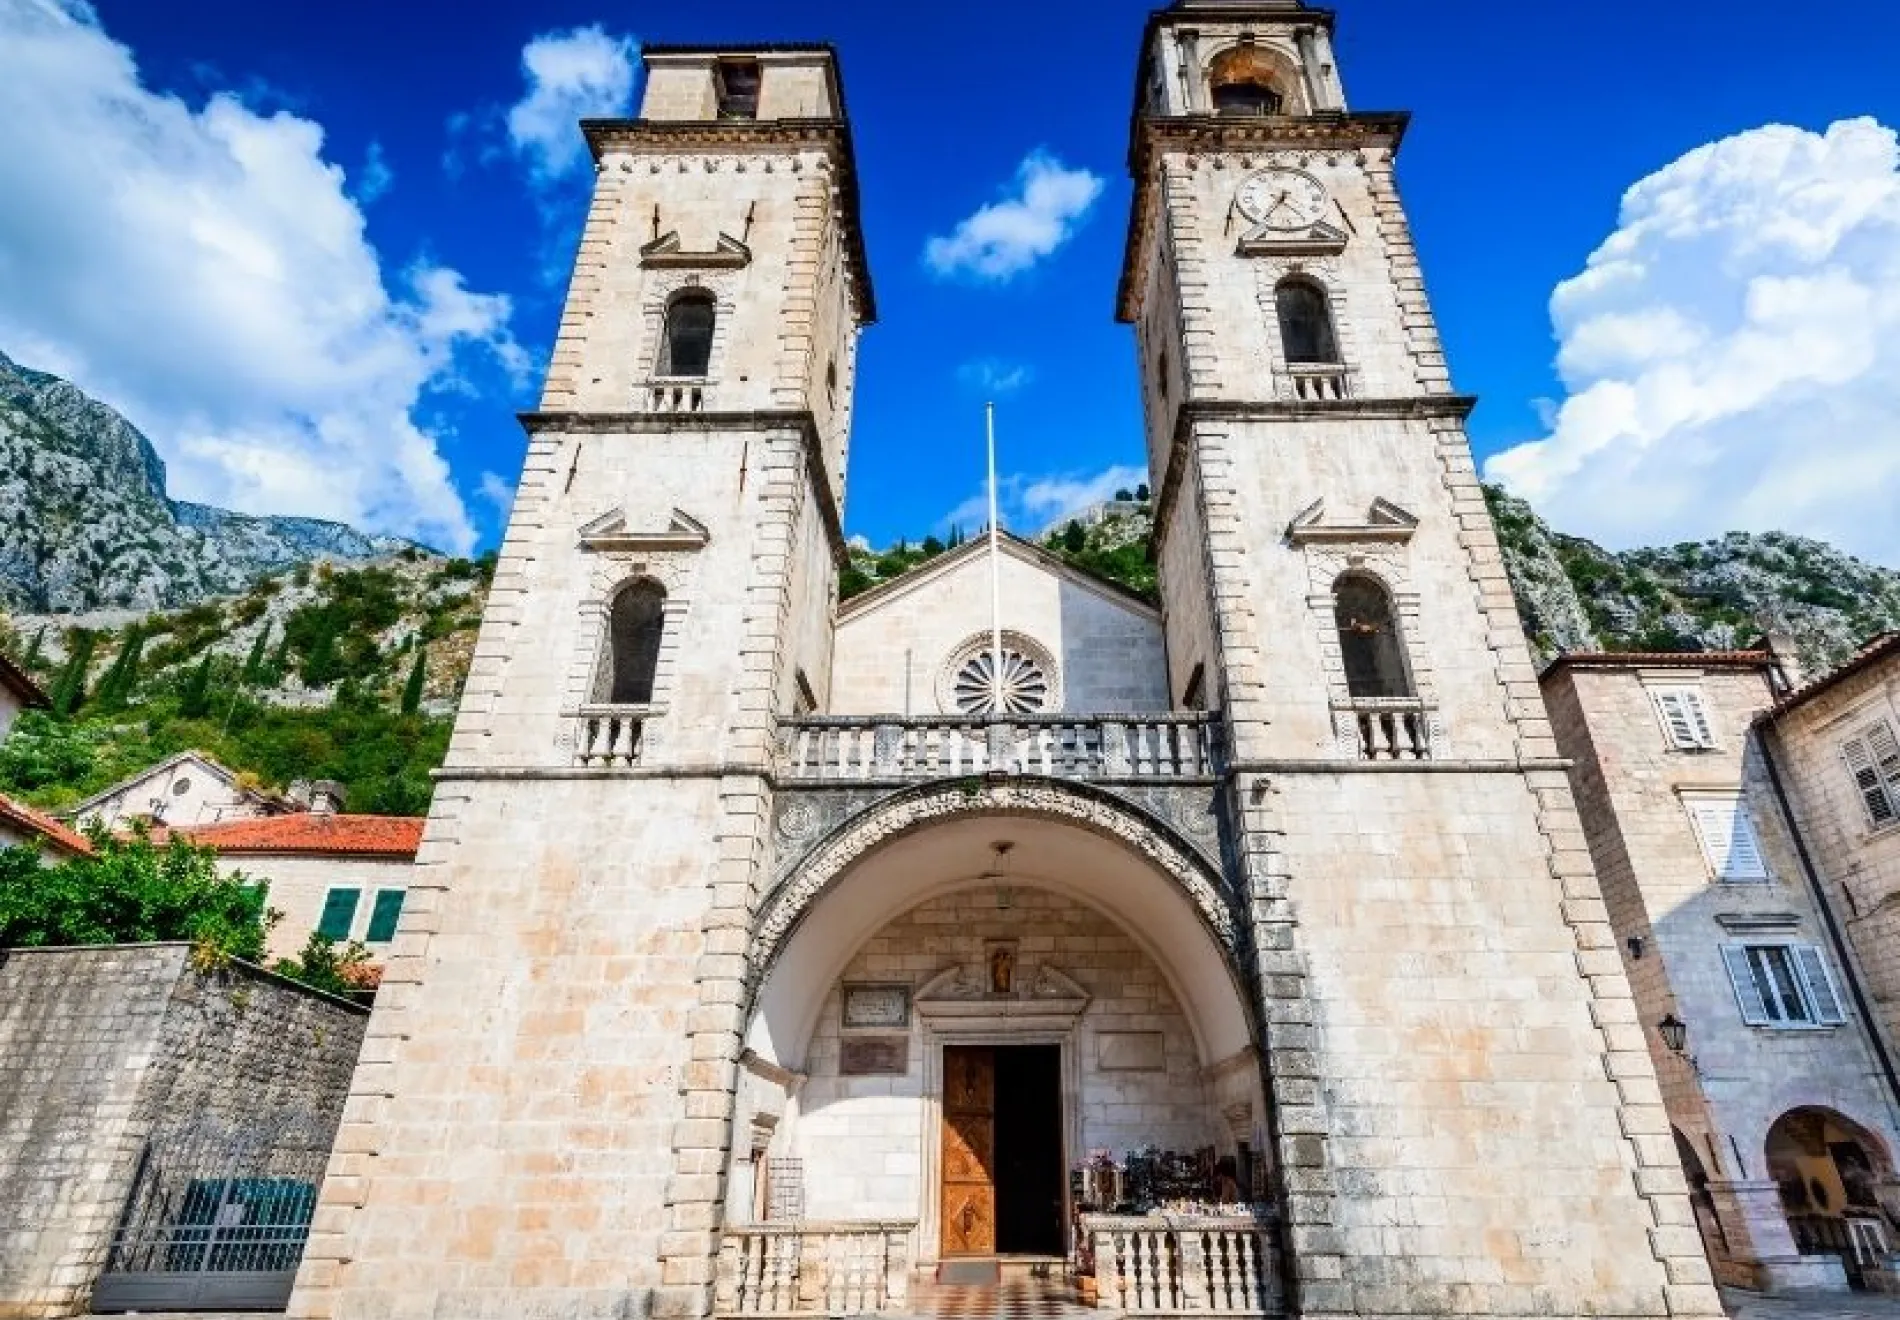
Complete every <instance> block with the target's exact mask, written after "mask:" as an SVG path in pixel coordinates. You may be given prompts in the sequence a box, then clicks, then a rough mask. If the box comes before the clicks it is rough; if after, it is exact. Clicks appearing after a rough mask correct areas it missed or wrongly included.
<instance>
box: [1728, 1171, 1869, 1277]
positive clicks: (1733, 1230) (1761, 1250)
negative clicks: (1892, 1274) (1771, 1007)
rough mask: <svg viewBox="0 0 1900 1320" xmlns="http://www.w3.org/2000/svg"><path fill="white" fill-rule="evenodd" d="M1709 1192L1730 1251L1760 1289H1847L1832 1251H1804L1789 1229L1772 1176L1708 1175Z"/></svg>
mask: <svg viewBox="0 0 1900 1320" xmlns="http://www.w3.org/2000/svg"><path fill="white" fill-rule="evenodd" d="M1709 1195H1710V1196H1711V1197H1713V1198H1714V1199H1715V1212H1716V1214H1717V1215H1718V1216H1720V1217H1721V1220H1722V1227H1723V1229H1724V1231H1725V1232H1726V1233H1727V1234H1728V1241H1729V1256H1730V1258H1731V1259H1732V1260H1734V1261H1736V1262H1737V1263H1738V1264H1743V1265H1747V1266H1752V1267H1753V1269H1754V1271H1755V1275H1756V1283H1755V1285H1754V1286H1756V1287H1758V1288H1760V1289H1761V1290H1762V1291H1763V1292H1771V1293H1783V1292H1846V1291H1847V1271H1846V1269H1845V1268H1844V1267H1843V1266H1842V1265H1841V1263H1840V1261H1838V1260H1836V1259H1835V1258H1834V1257H1832V1256H1803V1255H1802V1254H1801V1253H1800V1251H1799V1250H1797V1249H1796V1247H1795V1244H1794V1235H1793V1234H1792V1233H1790V1232H1789V1231H1788V1217H1787V1215H1785V1214H1784V1213H1783V1212H1782V1209H1781V1191H1780V1189H1779V1188H1778V1187H1776V1185H1775V1183H1774V1181H1773V1180H1772V1179H1766V1178H1761V1179H1740V1178H1738V1179H1735V1180H1734V1181H1731V1182H1724V1181H1722V1180H1720V1179H1715V1178H1711V1179H1710V1180H1709Z"/></svg>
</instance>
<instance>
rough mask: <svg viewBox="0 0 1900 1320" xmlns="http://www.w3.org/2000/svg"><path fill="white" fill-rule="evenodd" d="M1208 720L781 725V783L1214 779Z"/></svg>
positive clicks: (1058, 718) (1215, 750) (1053, 718)
mask: <svg viewBox="0 0 1900 1320" xmlns="http://www.w3.org/2000/svg"><path fill="white" fill-rule="evenodd" d="M1216 728H1217V726H1216V724H1215V722H1214V720H1213V719H1212V718H1211V717H1210V716H1207V715H1199V714H1193V715H1179V714H1174V715H1092V716H1080V715H1037V716H1021V717H1017V718H1013V719H1006V720H984V719H961V718H958V719H949V718H925V719H908V720H907V719H900V718H896V717H888V718H887V717H880V716H871V717H865V718H836V717H831V718H808V719H798V720H786V721H783V722H782V723H781V724H780V725H779V743H780V746H779V776H780V778H782V779H786V780H796V781H804V782H810V781H820V782H827V781H842V782H851V781H867V780H868V781H881V780H930V779H960V778H963V777H965V776H969V775H984V774H990V773H999V774H1010V775H1041V776H1045V777H1047V778H1051V779H1105V780H1122V779H1160V780H1179V779H1211V778H1213V777H1215V776H1216V775H1218V774H1219V768H1218V766H1219V747H1218V741H1217V738H1216Z"/></svg>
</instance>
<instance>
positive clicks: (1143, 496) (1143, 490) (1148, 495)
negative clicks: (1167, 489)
mask: <svg viewBox="0 0 1900 1320" xmlns="http://www.w3.org/2000/svg"><path fill="white" fill-rule="evenodd" d="M1135 498H1136V499H1137V500H1139V501H1141V503H1143V504H1146V503H1147V502H1148V501H1149V500H1151V499H1153V498H1154V492H1152V491H1150V490H1149V489H1148V483H1147V482H1145V481H1144V482H1142V483H1141V484H1140V485H1139V486H1137V487H1135Z"/></svg>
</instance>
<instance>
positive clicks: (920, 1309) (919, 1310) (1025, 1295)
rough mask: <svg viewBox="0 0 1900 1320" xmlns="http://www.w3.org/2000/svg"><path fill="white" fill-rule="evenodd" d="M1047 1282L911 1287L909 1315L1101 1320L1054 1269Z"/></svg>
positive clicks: (930, 1319)
mask: <svg viewBox="0 0 1900 1320" xmlns="http://www.w3.org/2000/svg"><path fill="white" fill-rule="evenodd" d="M1050 1273H1051V1277H1050V1278H1047V1279H1025V1278H1007V1279H1005V1280H1003V1282H1002V1283H1001V1284H1000V1285H999V1286H996V1287H957V1286H955V1285H951V1284H942V1283H935V1282H925V1281H921V1280H920V1281H918V1282H915V1283H913V1284H912V1285H911V1289H910V1305H909V1306H908V1307H907V1308H906V1311H907V1312H908V1313H909V1314H910V1315H914V1316H921V1317H926V1318H927V1320H1085V1318H1086V1320H1101V1315H1102V1313H1101V1312H1100V1311H1094V1310H1090V1309H1088V1308H1086V1307H1084V1306H1082V1305H1080V1304H1079V1303H1078V1302H1077V1301H1076V1300H1075V1285H1074V1284H1072V1283H1070V1282H1069V1281H1068V1279H1067V1278H1065V1277H1064V1275H1063V1272H1062V1267H1061V1266H1059V1265H1058V1266H1055V1267H1053V1268H1052V1270H1051V1271H1050Z"/></svg>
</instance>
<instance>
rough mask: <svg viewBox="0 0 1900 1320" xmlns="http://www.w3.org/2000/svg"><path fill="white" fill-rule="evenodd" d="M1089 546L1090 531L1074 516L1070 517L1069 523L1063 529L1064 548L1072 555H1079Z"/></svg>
mask: <svg viewBox="0 0 1900 1320" xmlns="http://www.w3.org/2000/svg"><path fill="white" fill-rule="evenodd" d="M1088 546H1089V534H1088V532H1086V531H1085V530H1083V527H1082V524H1081V523H1080V522H1078V521H1076V520H1075V519H1074V518H1071V519H1069V525H1068V526H1067V527H1064V528H1063V529H1062V548H1063V549H1064V550H1067V551H1068V552H1069V553H1070V554H1072V555H1079V554H1081V553H1082V552H1083V551H1084V550H1086V549H1088Z"/></svg>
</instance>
